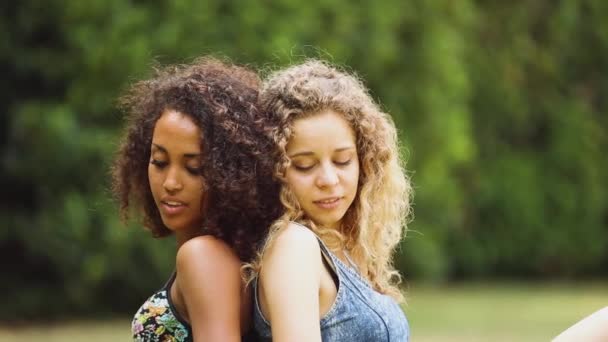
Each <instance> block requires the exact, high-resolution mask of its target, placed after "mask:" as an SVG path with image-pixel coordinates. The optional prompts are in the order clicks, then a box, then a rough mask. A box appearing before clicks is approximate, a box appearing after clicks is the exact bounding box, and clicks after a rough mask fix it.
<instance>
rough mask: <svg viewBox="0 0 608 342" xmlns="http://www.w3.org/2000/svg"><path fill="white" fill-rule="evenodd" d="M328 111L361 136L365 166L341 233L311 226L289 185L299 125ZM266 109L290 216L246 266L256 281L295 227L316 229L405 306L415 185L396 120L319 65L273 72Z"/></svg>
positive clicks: (349, 80)
mask: <svg viewBox="0 0 608 342" xmlns="http://www.w3.org/2000/svg"><path fill="white" fill-rule="evenodd" d="M325 109H331V110H334V111H335V112H337V113H339V114H341V115H342V117H343V118H344V119H345V120H346V121H347V122H348V123H349V124H350V126H351V127H352V129H353V130H354V132H355V136H356V148H357V152H358V154H359V162H360V175H359V184H358V192H357V195H356V197H355V200H354V201H353V203H352V204H351V206H350V208H349V209H348V210H347V212H346V214H345V216H344V218H343V220H342V223H341V227H340V229H339V230H336V229H329V228H324V227H321V226H319V225H317V224H315V223H314V222H312V221H311V220H310V219H309V218H308V217H307V216H306V213H305V212H304V211H303V210H302V209H301V207H300V205H299V203H298V201H297V200H296V198H295V196H294V195H293V193H292V192H291V190H290V189H289V186H288V184H286V183H285V180H284V176H285V170H286V169H287V168H288V167H289V165H290V161H289V158H288V157H287V154H286V146H287V143H288V142H289V140H290V139H291V137H292V133H293V123H294V121H295V120H298V119H302V118H306V117H310V116H313V115H315V114H316V113H319V112H320V111H322V110H325ZM261 110H262V111H263V112H265V115H266V116H267V118H266V119H267V120H268V121H269V122H272V123H273V125H270V126H273V129H272V130H271V131H270V132H269V134H270V135H271V137H272V138H273V140H274V142H275V144H276V151H275V156H274V158H275V161H276V164H275V165H276V166H275V176H276V177H277V178H278V179H280V180H282V181H283V186H282V189H281V202H282V204H283V206H284V209H285V212H284V214H283V215H282V216H281V217H280V218H279V219H278V220H276V221H275V222H274V223H273V224H272V225H271V227H270V229H269V233H268V237H267V239H266V242H265V244H264V246H263V248H262V250H261V251H260V252H259V253H258V257H257V258H256V259H255V260H254V261H253V262H252V263H251V264H249V265H247V268H248V270H249V272H250V273H249V274H250V277H249V280H251V279H253V277H254V276H255V275H256V274H258V272H259V270H260V267H261V259H262V255H263V254H264V251H265V250H266V249H268V248H269V246H270V245H271V244H272V243H273V241H274V240H275V238H276V236H277V234H278V233H279V232H280V231H281V230H282V229H283V228H285V227H286V226H287V225H288V224H289V222H290V221H294V222H298V223H301V224H303V225H305V226H307V227H309V228H310V229H311V230H312V231H313V232H314V233H316V234H317V235H318V236H320V237H321V239H322V240H323V241H324V242H325V243H326V244H327V245H328V247H329V248H330V249H332V250H334V251H336V252H341V251H343V250H346V251H347V252H348V253H349V254H350V255H351V256H352V258H353V259H354V261H355V263H357V265H358V266H359V269H360V270H362V271H363V274H362V275H363V276H364V277H366V278H367V279H368V280H369V282H370V283H371V284H372V285H373V287H374V288H375V289H376V290H377V291H379V292H380V293H385V294H389V295H391V296H393V297H394V298H396V299H397V300H402V299H403V296H402V294H401V292H400V291H399V289H398V287H397V286H398V284H399V283H400V281H401V277H400V275H399V273H398V271H397V270H395V268H394V266H393V263H392V255H393V252H394V250H395V247H396V246H397V245H398V243H399V242H400V241H401V238H402V236H403V235H404V234H405V231H406V225H407V219H408V217H409V214H410V198H411V194H412V187H411V184H410V181H409V179H408V177H407V176H406V174H405V173H404V169H403V166H404V165H403V163H402V161H401V158H400V154H399V146H398V139H397V131H396V128H395V125H394V123H393V121H392V119H391V117H390V116H389V115H388V114H387V113H384V112H383V111H382V110H380V108H379V106H378V105H377V104H376V103H375V102H374V101H373V99H372V98H371V96H370V95H369V93H368V91H367V89H366V87H365V86H364V85H363V83H362V82H361V81H360V80H359V79H358V78H357V77H356V76H354V75H352V74H349V73H347V72H345V71H342V70H338V69H337V68H336V67H333V66H331V65H329V64H328V63H326V62H323V61H319V60H308V61H306V62H304V63H303V64H300V65H295V66H291V67H288V68H287V69H284V70H280V71H277V72H274V73H272V74H271V75H270V77H268V78H267V80H266V81H265V83H264V85H263V88H262V94H261Z"/></svg>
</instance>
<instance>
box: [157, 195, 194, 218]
mask: <svg viewBox="0 0 608 342" xmlns="http://www.w3.org/2000/svg"><path fill="white" fill-rule="evenodd" d="M160 207H161V209H162V211H163V212H164V213H165V214H167V215H177V214H179V213H181V212H183V211H184V210H186V208H187V205H186V203H184V202H182V201H180V200H177V199H172V198H166V199H162V200H161V201H160Z"/></svg>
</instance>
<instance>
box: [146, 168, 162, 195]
mask: <svg viewBox="0 0 608 342" xmlns="http://www.w3.org/2000/svg"><path fill="white" fill-rule="evenodd" d="M148 183H150V190H152V194H153V195H156V193H157V192H158V188H159V186H160V185H161V184H162V180H161V177H160V175H159V174H158V172H157V171H156V170H154V169H153V168H152V167H148Z"/></svg>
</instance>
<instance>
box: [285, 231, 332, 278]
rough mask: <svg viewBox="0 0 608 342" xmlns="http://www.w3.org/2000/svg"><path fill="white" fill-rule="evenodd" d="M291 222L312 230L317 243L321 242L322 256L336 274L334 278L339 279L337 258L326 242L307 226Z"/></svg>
mask: <svg viewBox="0 0 608 342" xmlns="http://www.w3.org/2000/svg"><path fill="white" fill-rule="evenodd" d="M291 222H292V223H294V224H297V225H298V226H301V227H303V228H306V229H308V230H310V231H311V232H312V233H313V234H314V236H315V237H316V238H317V241H318V242H319V247H320V248H321V255H322V256H323V259H324V260H325V263H327V265H328V266H329V267H330V268H331V269H332V271H333V273H334V274H332V276H333V277H339V275H338V266H337V265H338V264H337V262H336V259H337V257H336V256H335V255H334V253H333V252H332V251H331V250H330V249H329V247H327V245H326V244H325V242H323V240H322V239H321V237H320V236H319V235H317V234H316V233H315V232H313V231H312V229H310V228H308V227H307V226H305V225H303V224H301V223H299V222H295V221H291Z"/></svg>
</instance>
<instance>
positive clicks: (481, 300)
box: [404, 283, 608, 342]
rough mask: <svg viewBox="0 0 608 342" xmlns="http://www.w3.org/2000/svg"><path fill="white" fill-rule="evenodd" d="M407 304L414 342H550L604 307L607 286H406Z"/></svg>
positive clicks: (607, 296)
mask: <svg viewBox="0 0 608 342" xmlns="http://www.w3.org/2000/svg"><path fill="white" fill-rule="evenodd" d="M408 298H409V299H408V304H407V305H406V306H405V308H404V309H405V312H406V314H407V316H408V319H409V322H410V328H411V334H412V336H411V340H412V341H414V342H438V341H451V342H460V341H467V342H474V341H522V342H523V341H550V340H551V339H552V338H553V337H555V336H556V335H557V334H559V333H560V332H561V331H563V330H565V329H566V328H567V327H569V326H570V325H572V324H574V323H575V322H576V321H578V320H580V319H581V318H582V317H584V316H586V315H589V314H591V313H592V312H594V311H596V310H598V309H600V308H602V307H605V306H608V284H606V283H596V284H585V285H583V284H580V285H572V284H546V283H545V284H542V285H541V284H511V285H505V284H483V285H482V284H473V285H472V284H466V285H454V286H449V287H431V286H422V285H420V286H417V285H416V284H411V286H410V289H409V292H408Z"/></svg>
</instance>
